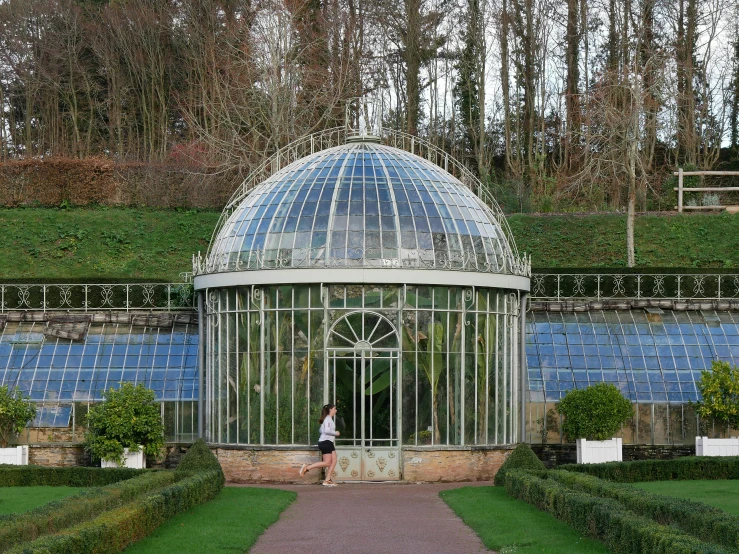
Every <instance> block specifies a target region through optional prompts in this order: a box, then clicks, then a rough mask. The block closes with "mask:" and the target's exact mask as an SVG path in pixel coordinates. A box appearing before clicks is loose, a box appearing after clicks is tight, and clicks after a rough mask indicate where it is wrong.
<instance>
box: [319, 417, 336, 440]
mask: <svg viewBox="0 0 739 554" xmlns="http://www.w3.org/2000/svg"><path fill="white" fill-rule="evenodd" d="M318 431H319V432H320V433H321V436H320V437H319V438H318V442H322V441H331V442H334V438H335V437H336V424H335V423H334V418H332V417H331V416H326V419H324V420H323V423H321V427H320V428H319V429H318Z"/></svg>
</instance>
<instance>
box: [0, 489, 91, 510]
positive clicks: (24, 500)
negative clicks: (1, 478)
mask: <svg viewBox="0 0 739 554" xmlns="http://www.w3.org/2000/svg"><path fill="white" fill-rule="evenodd" d="M84 490H85V489H83V488H80V487H0V514H19V513H21V512H27V511H28V510H33V509H34V508H38V507H39V506H43V505H44V504H46V503H47V502H51V501H52V500H61V499H62V498H66V497H67V496H72V495H75V494H80V493H81V492H82V491H84Z"/></svg>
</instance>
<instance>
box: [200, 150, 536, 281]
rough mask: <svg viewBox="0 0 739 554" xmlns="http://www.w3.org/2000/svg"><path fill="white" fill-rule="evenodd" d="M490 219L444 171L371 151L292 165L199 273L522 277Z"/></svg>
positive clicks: (242, 213)
mask: <svg viewBox="0 0 739 554" xmlns="http://www.w3.org/2000/svg"><path fill="white" fill-rule="evenodd" d="M513 252H514V249H512V248H511V244H509V241H508V238H507V237H506V235H505V233H504V232H503V229H502V228H501V225H500V224H499V222H498V219H496V214H494V213H493V211H492V210H491V209H490V208H489V207H488V206H486V205H485V204H484V203H483V202H482V200H480V199H479V198H478V197H477V196H476V195H475V194H474V193H473V192H472V191H471V190H470V189H468V188H466V187H465V186H464V185H463V184H462V183H461V182H460V181H458V180H457V179H456V178H455V177H454V176H452V175H451V174H449V173H447V172H446V171H444V170H443V169H442V168H441V167H438V166H436V165H434V164H433V163H431V162H429V161H427V160H425V159H423V158H420V157H419V156H416V155H414V154H411V153H409V152H406V151H404V150H400V149H397V148H393V147H390V146H384V145H381V144H378V143H373V142H349V143H347V144H345V145H342V146H338V147H335V148H329V149H327V150H322V151H319V152H317V153H315V154H312V155H309V156H306V157H304V158H301V159H299V160H298V161H296V162H294V163H292V164H291V165H289V166H287V167H286V168H284V169H283V170H281V171H278V172H277V173H275V174H274V175H272V176H271V177H270V178H268V179H267V180H266V181H265V182H264V183H262V184H261V185H259V186H257V187H256V188H255V189H254V190H253V191H252V192H251V193H250V194H249V195H248V196H247V197H246V198H245V199H244V200H243V201H242V202H241V204H240V205H239V206H238V208H237V209H236V210H235V211H234V212H233V213H232V214H231V216H230V217H229V219H228V220H227V221H226V223H225V225H224V226H223V227H222V228H221V229H220V231H219V233H218V235H217V236H216V237H215V239H214V241H213V244H212V245H211V250H210V254H209V257H208V259H207V260H206V267H205V271H204V273H221V272H234V271H248V270H260V269H286V268H347V267H349V268H401V269H436V270H461V271H474V272H483V273H498V274H513V275H516V274H522V270H521V269H520V265H519V263H520V262H519V260H518V259H517V257H516V256H515V255H514V253H513Z"/></svg>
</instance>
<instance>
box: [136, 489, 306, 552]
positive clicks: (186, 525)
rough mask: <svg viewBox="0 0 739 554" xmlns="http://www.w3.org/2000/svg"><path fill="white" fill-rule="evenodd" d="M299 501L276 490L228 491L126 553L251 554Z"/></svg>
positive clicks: (171, 523) (161, 528)
mask: <svg viewBox="0 0 739 554" xmlns="http://www.w3.org/2000/svg"><path fill="white" fill-rule="evenodd" d="M296 497H297V494H295V493H294V492H289V491H281V490H276V489H259V488H245V487H225V488H224V489H223V491H222V492H221V494H219V495H218V496H217V497H216V498H215V499H213V500H211V501H210V502H208V503H206V504H203V505H201V506H197V507H196V508H193V509H192V510H190V511H189V512H187V513H184V514H180V515H178V516H176V517H174V518H172V519H171V520H169V521H168V522H167V523H165V524H164V525H162V526H161V527H159V528H157V529H156V530H155V531H154V532H153V533H152V534H151V535H149V536H148V537H147V538H146V539H144V540H143V541H141V542H139V543H136V544H134V545H132V546H131V547H129V548H127V549H126V552H129V553H133V554H148V553H151V554H159V553H161V552H175V553H176V552H181V553H185V552H187V553H188V554H198V553H203V554H205V553H208V554H218V553H220V552H223V553H231V554H233V553H234V552H247V551H248V550H249V548H251V546H252V545H253V544H254V543H255V542H256V540H257V538H259V535H261V534H262V533H263V532H264V530H265V529H267V527H269V526H270V525H272V524H273V523H274V522H275V521H277V518H278V517H280V513H281V512H282V511H283V510H284V509H285V508H287V507H288V505H289V504H290V503H291V502H292V501H293V500H295V498H296Z"/></svg>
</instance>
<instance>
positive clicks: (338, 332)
mask: <svg viewBox="0 0 739 554" xmlns="http://www.w3.org/2000/svg"><path fill="white" fill-rule="evenodd" d="M328 345H329V346H328V352H327V357H328V366H329V367H328V380H329V382H328V392H329V401H330V402H332V403H334V404H336V405H337V407H338V414H337V418H336V424H337V429H338V430H339V431H340V432H341V435H340V436H339V437H337V439H336V450H337V453H338V463H337V467H336V478H337V479H339V480H357V481H361V480H367V481H387V480H397V479H399V478H400V463H399V462H400V451H399V446H400V441H399V421H398V419H399V418H398V414H399V413H400V410H399V400H400V396H399V390H398V372H399V369H398V368H399V355H400V352H399V348H398V335H397V331H396V329H395V326H394V325H393V324H392V323H391V322H390V320H389V319H388V318H387V317H385V316H383V315H382V314H379V313H376V312H371V311H356V312H350V313H347V314H345V315H343V316H342V317H341V318H340V319H339V320H337V321H336V323H334V325H333V326H332V327H331V329H330V331H329V340H328Z"/></svg>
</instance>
